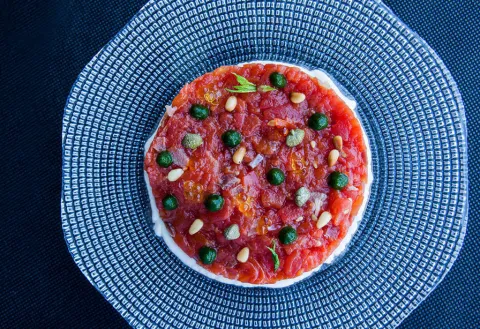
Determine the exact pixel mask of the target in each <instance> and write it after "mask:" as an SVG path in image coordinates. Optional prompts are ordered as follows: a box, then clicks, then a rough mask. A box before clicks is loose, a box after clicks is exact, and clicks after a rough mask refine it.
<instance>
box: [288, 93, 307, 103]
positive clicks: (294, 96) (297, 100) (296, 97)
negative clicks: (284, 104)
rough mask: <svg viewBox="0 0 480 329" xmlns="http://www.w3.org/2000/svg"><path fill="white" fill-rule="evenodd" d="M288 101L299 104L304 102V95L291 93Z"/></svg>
mask: <svg viewBox="0 0 480 329" xmlns="http://www.w3.org/2000/svg"><path fill="white" fill-rule="evenodd" d="M290 100H291V101H292V103H295V104H300V103H301V102H303V101H304V100H305V94H302V93H296V92H293V93H291V94H290Z"/></svg>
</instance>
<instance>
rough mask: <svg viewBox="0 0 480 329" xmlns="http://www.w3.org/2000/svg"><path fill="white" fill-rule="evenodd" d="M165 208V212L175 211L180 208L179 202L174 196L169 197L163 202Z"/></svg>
mask: <svg viewBox="0 0 480 329" xmlns="http://www.w3.org/2000/svg"><path fill="white" fill-rule="evenodd" d="M162 204H163V208H165V210H175V209H177V207H178V200H177V198H176V197H175V196H174V195H171V194H169V195H167V196H165V197H164V198H163V200H162Z"/></svg>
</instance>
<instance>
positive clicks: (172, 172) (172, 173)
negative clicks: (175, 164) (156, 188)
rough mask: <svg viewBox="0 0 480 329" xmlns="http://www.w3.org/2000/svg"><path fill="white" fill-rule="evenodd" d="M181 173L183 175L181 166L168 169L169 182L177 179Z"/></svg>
mask: <svg viewBox="0 0 480 329" xmlns="http://www.w3.org/2000/svg"><path fill="white" fill-rule="evenodd" d="M182 175H183V169H181V168H179V169H173V170H170V172H169V173H168V176H167V179H168V180H169V181H170V182H174V181H176V180H177V179H179V178H180V177H181V176H182Z"/></svg>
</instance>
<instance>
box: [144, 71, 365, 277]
mask: <svg viewBox="0 0 480 329" xmlns="http://www.w3.org/2000/svg"><path fill="white" fill-rule="evenodd" d="M274 72H276V73H280V74H283V75H284V77H285V78H286V81H287V84H286V85H285V86H284V87H277V88H276V89H275V90H273V91H263V90H259V91H255V90H256V89H255V88H254V91H252V92H248V93H232V92H229V91H227V90H226V89H232V88H234V86H237V85H238V84H239V82H238V81H237V78H236V77H235V75H233V74H232V73H236V74H238V75H240V76H242V77H243V78H245V79H247V80H248V81H249V82H250V83H251V84H253V85H255V86H257V87H258V86H261V85H268V86H272V85H273V84H272V81H270V76H271V74H272V73H274ZM292 92H297V93H303V94H304V95H305V100H304V101H303V102H301V103H293V102H292V101H291V99H290V96H291V93H292ZM231 96H235V97H236V106H235V108H234V109H233V111H230V110H229V111H227V110H226V102H227V99H229V98H230V97H231ZM193 105H197V106H198V105H200V106H201V107H202V108H203V110H202V109H199V108H198V107H197V110H199V111H201V112H198V113H197V114H192V113H191V109H192V106H193ZM172 106H173V107H175V110H172V109H170V111H169V115H168V116H166V117H165V120H164V121H163V122H162V125H161V127H160V128H159V129H158V131H157V133H156V136H155V138H154V140H153V142H152V144H151V146H150V148H149V150H148V152H147V155H146V156H145V161H144V164H145V171H146V172H147V174H148V177H149V182H150V186H151V188H152V191H153V195H154V197H155V202H156V205H157V207H158V209H159V212H160V216H161V218H162V219H163V220H164V222H165V223H166V225H167V228H168V231H169V232H170V234H171V235H172V237H173V239H174V240H175V242H176V244H177V245H178V246H179V247H180V248H181V249H182V250H183V251H185V252H186V253H187V254H188V255H189V256H190V257H193V258H195V259H196V260H197V262H198V264H199V265H201V266H204V268H206V269H207V270H208V271H210V272H212V273H215V274H218V275H222V276H225V277H227V278H230V279H233V280H239V281H242V282H248V283H254V284H261V283H263V284H264V283H274V282H277V281H279V280H284V279H288V278H294V277H296V276H298V275H300V274H302V273H304V272H306V271H310V270H312V269H314V268H316V267H318V266H319V265H320V264H322V262H324V261H325V259H326V258H327V257H328V256H329V255H330V254H331V253H332V252H333V250H334V249H335V248H336V247H337V246H338V244H339V243H340V241H341V240H342V239H343V238H344V237H345V234H346V232H347V230H348V228H349V226H350V225H351V222H352V217H353V216H354V215H355V214H356V213H357V212H358V209H359V208H360V206H361V205H362V202H363V194H364V190H365V188H364V184H365V183H366V181H367V153H366V145H365V143H364V140H363V138H364V137H363V131H362V129H361V126H360V123H359V121H358V120H357V119H356V118H355V115H354V113H353V112H352V111H351V110H350V109H349V108H348V107H347V106H346V105H345V104H344V102H343V101H342V100H341V99H340V98H338V97H337V96H336V94H335V93H334V91H333V90H331V89H326V88H324V87H323V86H322V85H320V84H319V83H318V81H317V80H316V79H313V78H311V77H310V76H309V75H308V74H306V73H305V72H302V71H301V70H299V69H298V68H294V67H287V66H284V65H278V64H267V65H262V64H246V65H243V66H242V67H237V66H224V67H220V68H218V69H217V70H215V71H213V72H210V73H207V74H205V75H203V76H201V77H199V78H197V79H195V80H194V81H192V82H191V83H189V84H187V85H185V86H184V87H183V88H182V89H181V90H180V92H179V94H178V95H177V96H176V97H175V98H174V100H173V102H172ZM205 108H207V109H208V111H207V109H205ZM202 111H203V112H202ZM205 111H206V112H205ZM316 112H317V113H321V114H324V115H325V116H326V118H327V119H328V126H327V127H326V128H325V129H322V130H314V129H313V127H310V125H309V119H310V117H311V116H312V115H313V114H314V113H316ZM293 129H301V130H303V131H304V137H303V140H302V141H301V142H300V143H299V144H296V145H295V146H293V147H289V146H287V145H286V140H287V137H288V136H289V134H290V133H291V131H292V130H293ZM229 130H234V131H235V133H238V135H235V133H233V135H232V133H231V132H230V133H229V134H230V135H229V136H230V137H232V136H234V135H235V136H234V137H232V138H230V137H228V139H224V138H223V135H224V133H225V132H226V131H229ZM187 134H190V135H195V136H196V137H195V138H197V137H201V143H200V144H199V145H197V146H196V147H193V146H192V144H187V145H184V143H183V140H184V138H185V136H186V135H187ZM334 136H341V137H342V141H343V149H342V152H341V154H340V157H339V159H338V161H337V162H336V164H335V165H334V166H333V167H329V166H328V165H327V158H328V155H329V153H330V151H331V150H332V149H333V148H334V145H333V137H334ZM197 141H198V139H197ZM241 148H245V152H243V151H242V149H241ZM161 152H169V153H170V155H171V157H172V159H171V164H169V162H168V161H166V162H164V163H163V164H160V163H157V157H158V156H159V154H160V153H161ZM238 152H240V153H238ZM242 152H243V157H240V158H239V154H241V153H242ZM166 160H168V157H167V158H166ZM273 168H276V170H280V171H281V172H282V173H283V174H284V178H283V180H282V179H281V177H280V176H278V175H277V174H279V173H278V172H277V174H276V176H275V177H273V178H272V177H270V178H268V177H267V172H268V171H270V170H271V169H273ZM173 169H177V172H176V173H177V176H175V175H173V176H172V175H169V173H170V172H171V171H172V170H173ZM178 169H182V170H183V172H182V174H181V175H180V176H178ZM333 171H339V172H341V173H343V174H345V175H346V176H347V177H348V184H347V185H346V186H345V187H344V188H343V189H341V190H334V189H333V188H331V187H330V185H329V184H328V182H327V178H328V177H329V175H330V174H331V173H332V172H333ZM172 177H174V179H172ZM277 183H278V184H277ZM301 187H305V188H307V189H308V190H309V192H310V193H311V197H310V199H309V200H308V201H307V202H306V203H304V204H302V205H301V206H298V205H297V204H296V203H295V195H296V191H297V190H298V189H299V188H301ZM212 194H214V195H216V196H215V198H213V199H212V197H211V195H212ZM167 196H168V197H169V200H170V201H169V202H170V203H169V204H168V206H165V205H164V203H163V200H164V198H166V197H167ZM172 196H173V197H175V199H174V200H176V201H172ZM219 196H220V198H221V199H219ZM212 200H216V201H212ZM219 200H223V203H221V204H220V203H218V202H220V201H219ZM172 202H173V203H172ZM210 202H214V203H211V204H210ZM215 202H217V203H215ZM175 203H176V207H175ZM169 209H170V210H169ZM323 211H329V212H330V213H331V214H332V220H331V221H330V222H329V223H328V224H326V225H325V226H323V227H321V228H317V222H316V220H317V216H318V215H319V214H320V213H321V212H323ZM312 215H313V216H312ZM196 219H199V220H201V221H202V226H201V228H200V230H199V231H197V232H195V233H194V234H190V233H189V230H190V228H191V226H192V223H194V221H195V220H196ZM237 226H238V227H237ZM286 226H291V228H289V229H288V230H290V231H291V230H294V231H295V232H296V234H297V236H296V239H293V238H292V237H290V239H291V240H289V242H288V243H287V242H286V240H283V242H282V241H281V240H280V232H281V230H282V229H283V228H285V227H286ZM232 227H233V228H232ZM227 229H228V230H229V231H228V232H229V235H228V236H227V235H226V231H227ZM232 236H233V237H234V238H231V237H232ZM284 242H285V244H284ZM274 245H275V253H276V255H277V256H278V261H279V268H278V269H277V270H275V262H274V258H273V256H272V252H271V251H270V250H269V249H268V248H273V246H274ZM204 246H207V247H209V248H213V249H215V251H216V259H215V260H214V261H213V263H211V264H207V265H205V264H204V263H203V262H202V261H201V259H200V255H199V250H200V249H201V248H202V247H204ZM245 247H247V248H249V257H248V259H247V260H246V261H245V262H243V263H242V262H240V261H238V260H237V255H238V253H239V252H240V250H242V249H243V248H245Z"/></svg>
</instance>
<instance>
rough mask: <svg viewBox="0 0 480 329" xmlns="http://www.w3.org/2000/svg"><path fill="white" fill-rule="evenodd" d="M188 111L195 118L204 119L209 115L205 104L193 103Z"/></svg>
mask: <svg viewBox="0 0 480 329" xmlns="http://www.w3.org/2000/svg"><path fill="white" fill-rule="evenodd" d="M189 113H190V115H191V116H192V117H194V118H195V119H197V120H205V119H206V118H207V117H208V116H209V115H210V110H209V109H208V107H206V106H203V105H200V104H193V105H192V107H191V108H190V112H189Z"/></svg>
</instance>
